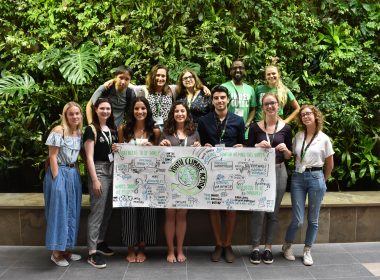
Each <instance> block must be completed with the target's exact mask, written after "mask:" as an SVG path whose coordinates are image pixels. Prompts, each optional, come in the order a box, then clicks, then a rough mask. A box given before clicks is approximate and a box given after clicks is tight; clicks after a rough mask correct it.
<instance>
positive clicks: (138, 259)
mask: <svg viewBox="0 0 380 280" xmlns="http://www.w3.org/2000/svg"><path fill="white" fill-rule="evenodd" d="M145 260H146V256H145V253H144V248H141V247H139V249H138V250H137V255H136V262H137V263H143V262H145Z"/></svg>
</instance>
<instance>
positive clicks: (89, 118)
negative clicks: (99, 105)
mask: <svg viewBox="0 0 380 280" xmlns="http://www.w3.org/2000/svg"><path fill="white" fill-rule="evenodd" d="M105 90H106V88H105V87H104V86H103V85H101V86H100V87H98V88H97V90H96V91H95V92H94V93H93V94H92V96H91V98H90V100H89V101H88V102H87V105H86V118H87V124H91V123H92V121H93V119H92V107H93V105H94V104H95V102H96V100H98V98H99V97H100V96H102V94H103V92H104V91H105Z"/></svg>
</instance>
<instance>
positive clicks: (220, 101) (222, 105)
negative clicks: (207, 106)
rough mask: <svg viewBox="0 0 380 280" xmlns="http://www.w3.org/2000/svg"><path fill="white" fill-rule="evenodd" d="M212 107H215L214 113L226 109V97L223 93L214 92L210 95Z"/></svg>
mask: <svg viewBox="0 0 380 280" xmlns="http://www.w3.org/2000/svg"><path fill="white" fill-rule="evenodd" d="M212 105H214V107H215V111H224V110H226V109H227V105H228V96H227V93H225V92H223V91H216V92H214V94H213V95H212Z"/></svg>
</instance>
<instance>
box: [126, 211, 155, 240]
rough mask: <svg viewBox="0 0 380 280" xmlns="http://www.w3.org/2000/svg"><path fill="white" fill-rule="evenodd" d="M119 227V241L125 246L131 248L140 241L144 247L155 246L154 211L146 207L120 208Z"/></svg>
mask: <svg viewBox="0 0 380 280" xmlns="http://www.w3.org/2000/svg"><path fill="white" fill-rule="evenodd" d="M121 227H122V228H121V240H122V242H123V244H124V245H125V246H128V247H133V246H136V245H138V243H139V242H141V241H143V242H144V243H145V244H146V245H154V244H156V240H157V219H156V209H154V208H146V207H125V208H122V209H121Z"/></svg>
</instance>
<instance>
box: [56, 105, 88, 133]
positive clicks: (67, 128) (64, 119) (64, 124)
mask: <svg viewBox="0 0 380 280" xmlns="http://www.w3.org/2000/svg"><path fill="white" fill-rule="evenodd" d="M71 107H77V108H78V109H79V111H80V113H81V115H82V121H81V122H80V124H79V125H78V127H77V130H78V132H79V133H82V128H83V111H82V107H81V106H80V105H79V104H78V103H76V102H74V101H70V102H68V103H66V105H65V106H64V107H63V110H62V115H61V126H62V127H63V134H65V132H66V131H67V132H69V131H71V128H70V126H69V122H68V120H67V111H68V110H69V109H70V108H71ZM71 132H73V131H71Z"/></svg>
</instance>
